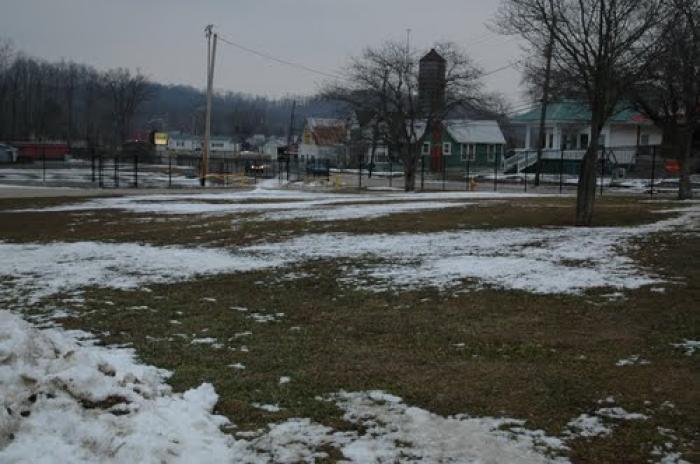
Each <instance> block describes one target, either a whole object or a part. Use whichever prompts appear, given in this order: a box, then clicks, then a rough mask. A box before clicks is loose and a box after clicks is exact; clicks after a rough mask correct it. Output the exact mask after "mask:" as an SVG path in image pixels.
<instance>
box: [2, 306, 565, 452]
mask: <svg viewBox="0 0 700 464" xmlns="http://www.w3.org/2000/svg"><path fill="white" fill-rule="evenodd" d="M85 336H86V334H84V333H79V332H66V331H63V330H60V329H44V330H37V329H34V328H32V327H31V326H30V325H29V324H27V323H26V322H24V321H22V320H21V319H20V318H19V317H17V316H15V315H13V314H11V313H9V312H7V311H0V403H1V405H2V409H1V410H0V461H1V462H3V463H19V462H32V463H41V462H46V463H48V462H71V463H77V462H86V463H88V462H90V463H92V462H113V463H129V464H131V463H135V462H138V463H162V462H173V463H204V462H245V463H258V462H259V463H270V462H275V463H278V462H281V463H294V462H312V461H314V460H315V459H318V458H323V457H327V454H326V453H325V452H324V451H323V448H325V447H329V446H330V447H334V448H337V449H339V450H340V452H341V453H342V454H343V456H345V458H346V459H347V460H348V461H349V462H357V463H366V462H378V463H393V462H397V460H422V461H423V462H474V463H477V462H494V463H495V462H499V463H500V462H520V463H548V462H561V461H562V460H561V459H551V458H549V457H548V456H547V450H563V449H564V447H563V445H562V443H561V442H560V441H559V440H557V439H556V438H551V437H547V436H546V435H544V433H542V432H540V431H528V430H525V429H522V428H521V427H519V426H520V425H521V422H519V421H514V420H508V419H493V418H470V417H467V416H455V417H448V418H444V417H441V416H438V415H435V414H431V413H429V412H427V411H425V410H422V409H419V408H414V407H409V406H407V405H405V404H404V403H403V402H402V401H401V399H400V398H397V397H395V396H392V395H388V394H385V393H382V392H365V393H340V394H337V395H333V396H332V397H330V398H329V399H328V400H330V401H334V402H336V404H337V405H338V406H339V407H340V408H341V409H342V410H343V411H345V417H344V418H345V420H347V421H348V422H351V423H355V424H360V425H362V426H364V427H365V428H366V433H363V434H360V433H358V432H336V431H334V430H333V429H331V428H329V427H326V426H323V425H320V424H317V423H313V422H311V421H310V420H308V419H290V420H287V421H285V422H283V423H279V424H273V425H271V426H270V427H269V428H268V429H267V430H265V431H263V432H261V434H260V436H257V437H255V438H251V439H235V438H233V436H231V435H227V434H224V433H223V432H222V431H221V427H222V426H225V425H226V426H230V427H233V425H232V424H231V423H230V422H229V420H228V419H226V418H224V417H222V416H217V415H215V414H212V410H213V408H214V406H215V404H216V402H217V400H218V397H217V395H216V393H215V391H214V388H213V387H212V386H211V385H210V384H203V385H201V386H200V387H198V388H196V389H192V390H189V391H187V392H185V393H183V394H174V393H172V392H171V390H170V388H169V387H168V386H166V385H165V384H164V383H163V381H164V379H165V378H166V377H167V372H166V371H163V370H161V369H157V368H155V367H150V366H144V365H142V364H139V363H137V362H136V361H135V359H134V356H133V353H132V352H131V351H129V350H126V349H117V348H105V347H100V346H96V345H95V344H94V343H93V342H92V341H90V340H89V339H85ZM503 426H511V427H515V428H516V430H514V431H511V432H507V431H504V430H502V427H503Z"/></svg>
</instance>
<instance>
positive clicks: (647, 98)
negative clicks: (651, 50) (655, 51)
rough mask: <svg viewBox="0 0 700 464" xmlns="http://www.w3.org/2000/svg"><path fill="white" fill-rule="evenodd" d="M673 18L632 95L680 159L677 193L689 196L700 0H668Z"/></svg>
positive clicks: (699, 75) (699, 87) (698, 87)
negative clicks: (647, 70) (650, 63)
mask: <svg viewBox="0 0 700 464" xmlns="http://www.w3.org/2000/svg"><path fill="white" fill-rule="evenodd" d="M667 8H668V10H667V14H666V15H665V17H667V18H668V22H667V23H664V24H662V25H661V26H660V27H659V40H660V41H661V43H662V45H663V49H662V52H661V53H660V54H659V56H658V58H657V59H656V60H654V62H653V64H652V66H651V67H650V72H649V73H648V78H647V79H645V80H644V81H643V82H641V83H640V84H639V85H637V86H635V87H633V90H632V93H633V97H634V98H633V100H634V102H635V103H636V104H637V106H638V108H639V109H640V110H641V112H642V113H643V114H645V115H646V116H648V117H649V118H650V119H651V120H652V121H654V123H655V124H656V125H657V126H659V127H660V128H661V129H662V130H663V132H664V146H665V147H667V148H669V149H670V152H671V153H670V155H671V156H673V157H674V158H675V159H677V160H678V162H679V165H680V182H679V188H678V198H679V199H681V200H685V199H690V198H692V196H693V189H692V185H691V181H690V175H691V173H692V171H693V167H694V163H693V161H694V157H693V136H694V134H695V132H696V131H697V130H698V126H700V108H698V105H699V104H700V4H699V3H698V1H697V0H668V2H667Z"/></svg>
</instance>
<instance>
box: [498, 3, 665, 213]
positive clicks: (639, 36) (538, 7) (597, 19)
mask: <svg viewBox="0 0 700 464" xmlns="http://www.w3.org/2000/svg"><path fill="white" fill-rule="evenodd" d="M662 13H663V8H662V1H661V0H502V3H501V9H500V11H499V18H498V24H499V25H500V26H501V28H502V29H503V30H504V32H507V33H512V34H519V35H521V36H522V37H523V38H525V39H526V40H527V41H528V43H529V44H531V45H532V47H533V48H535V49H537V50H542V49H543V47H544V44H546V43H547V42H548V41H549V40H550V38H551V39H552V40H553V43H554V45H555V47H554V53H553V55H552V68H553V70H554V71H553V72H554V73H555V74H556V75H557V76H560V77H561V79H563V80H565V81H566V82H568V83H569V84H570V85H571V87H572V88H573V90H574V91H575V92H576V93H577V94H580V95H583V96H585V99H586V102H587V104H588V106H589V109H590V111H591V139H590V140H591V142H590V145H589V147H588V150H587V151H586V154H585V155H584V158H583V162H582V165H581V175H580V177H579V183H578V192H577V201H576V224H577V225H583V226H586V225H590V224H591V222H592V220H593V206H594V201H595V189H596V179H597V161H598V150H599V148H600V144H599V137H600V133H601V130H602V128H603V126H604V125H605V124H606V122H607V121H608V119H609V118H610V117H611V116H612V115H613V114H614V113H615V111H616V108H618V105H619V104H620V102H621V101H622V99H623V98H624V97H625V94H626V92H627V90H628V89H629V87H630V86H632V85H633V84H635V83H637V82H639V81H640V79H641V78H642V76H643V75H644V73H645V72H646V70H647V68H648V65H649V64H650V62H651V61H652V59H651V57H652V56H653V55H654V49H655V48H656V47H657V42H658V41H655V40H654V37H653V35H654V34H655V32H656V27H657V25H658V24H659V22H660V21H661V20H662V17H663V14H662Z"/></svg>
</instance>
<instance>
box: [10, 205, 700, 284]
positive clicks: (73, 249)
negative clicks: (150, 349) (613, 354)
mask: <svg viewBox="0 0 700 464" xmlns="http://www.w3.org/2000/svg"><path fill="white" fill-rule="evenodd" d="M312 211H314V210H312ZM680 211H681V212H680V213H679V214H680V216H678V217H676V218H673V219H667V220H662V221H659V222H657V223H655V224H651V225H645V226H639V227H610V228H571V227H566V228H550V229H497V230H464V231H456V232H439V233H424V234H411V233H406V234H396V235H388V234H364V235H353V234H308V235H302V236H300V237H297V238H292V239H290V240H287V241H283V242H270V243H262V244H256V245H251V246H246V247H241V248H238V249H233V250H220V249H219V250H217V249H212V248H183V247H172V246H171V247H159V246H151V245H138V244H130V243H100V242H78V243H61V242H54V243H48V244H37V243H30V244H13V243H0V260H1V261H2V262H3V266H2V268H1V269H0V276H2V277H4V279H2V280H0V291H4V292H13V293H14V294H17V293H18V292H22V291H24V293H26V292H28V291H29V292H31V293H32V294H33V295H35V297H36V296H39V297H40V296H47V295H49V294H52V293H57V292H67V291H71V290H75V289H79V288H81V287H84V286H87V285H96V286H108V287H113V288H130V287H137V286H138V285H141V284H145V283H153V282H155V283H164V282H173V281H178V280H183V279H190V278H192V277H194V276H196V275H209V274H217V273H234V272H245V271H253V270H258V269H267V268H270V267H280V266H289V265H295V264H301V263H303V262H305V261H308V260H314V259H325V260H334V261H338V260H351V262H348V270H347V272H346V273H345V274H346V277H345V278H344V282H345V284H347V285H353V286H362V287H364V288H370V287H371V288H373V289H375V290H384V289H387V288H407V287H408V288H414V287H424V286H436V287H439V288H447V287H452V286H455V285H459V284H460V282H461V281H462V280H463V279H471V280H474V281H476V282H478V283H480V284H484V285H493V286H497V287H500V288H505V289H519V290H526V291H530V292H533V293H576V292H580V291H582V290H586V289H590V288H597V287H614V288H620V289H625V288H627V289H630V288H638V287H641V286H644V285H649V284H653V283H658V282H660V281H661V279H660V278H659V277H657V276H655V275H654V274H653V271H651V270H645V269H641V268H640V267H639V266H638V265H637V264H636V263H635V262H634V260H632V259H631V258H629V257H627V256H625V255H624V250H625V248H626V246H627V245H628V242H629V241H630V240H631V239H633V238H636V237H640V236H643V235H644V234H648V233H652V232H656V231H661V230H673V229H674V228H678V227H696V226H697V225H698V223H699V222H700V221H699V219H700V205H696V204H693V205H692V206H690V207H688V208H684V209H681V210H680ZM2 289H4V290H2Z"/></svg>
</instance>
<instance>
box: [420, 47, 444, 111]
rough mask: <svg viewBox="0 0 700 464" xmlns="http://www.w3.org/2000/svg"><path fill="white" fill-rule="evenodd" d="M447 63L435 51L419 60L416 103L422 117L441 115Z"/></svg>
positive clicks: (432, 50)
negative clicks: (417, 102)
mask: <svg viewBox="0 0 700 464" xmlns="http://www.w3.org/2000/svg"><path fill="white" fill-rule="evenodd" d="M446 72H447V62H446V61H445V59H444V58H443V57H442V56H440V54H439V53H438V52H436V51H435V49H434V48H433V49H431V50H430V51H429V52H428V53H427V54H426V55H425V56H424V57H423V58H421V59H420V66H419V70H418V101H419V105H420V110H421V112H422V114H423V116H428V115H431V116H433V117H434V116H436V115H441V114H442V111H443V110H444V107H445V75H446Z"/></svg>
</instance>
